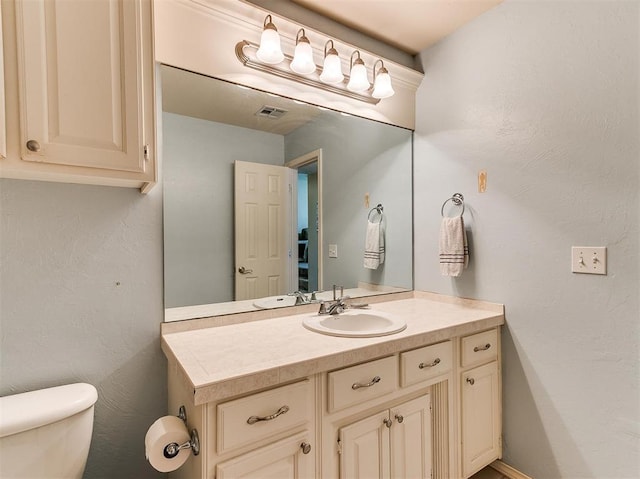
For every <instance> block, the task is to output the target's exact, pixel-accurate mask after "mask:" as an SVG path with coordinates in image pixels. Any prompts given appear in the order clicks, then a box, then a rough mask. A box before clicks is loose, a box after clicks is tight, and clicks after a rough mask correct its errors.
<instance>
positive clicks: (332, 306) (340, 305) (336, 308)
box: [318, 284, 350, 315]
mask: <svg viewBox="0 0 640 479" xmlns="http://www.w3.org/2000/svg"><path fill="white" fill-rule="evenodd" d="M336 287H337V286H336V285H335V284H334V285H333V301H330V302H329V304H328V305H327V303H326V302H324V301H322V302H321V303H320V310H319V311H318V314H331V315H337V314H340V313H343V312H344V310H345V309H347V308H348V307H349V305H348V304H347V300H348V299H350V298H349V296H343V293H344V288H343V287H342V286H340V296H339V297H337V298H336Z"/></svg>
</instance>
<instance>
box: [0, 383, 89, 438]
mask: <svg viewBox="0 0 640 479" xmlns="http://www.w3.org/2000/svg"><path fill="white" fill-rule="evenodd" d="M97 399H98V392H97V391H96V388H95V387H93V386H92V385H91V384H86V383H76V384H67V385H64V386H57V387H53V388H48V389H39V390H37V391H30V392H26V393H20V394H13V395H11V396H4V397H1V398H0V437H5V436H10V435H12V434H18V433H20V432H23V431H27V430H29V429H34V428H37V427H41V426H45V425H47V424H52V423H54V422H56V421H60V420H62V419H65V418H67V417H70V416H73V415H74V414H77V413H79V412H82V411H84V410H85V409H89V408H90V407H92V406H93V405H94V404H95V402H96V400H97Z"/></svg>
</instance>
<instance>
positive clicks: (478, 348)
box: [473, 343, 491, 353]
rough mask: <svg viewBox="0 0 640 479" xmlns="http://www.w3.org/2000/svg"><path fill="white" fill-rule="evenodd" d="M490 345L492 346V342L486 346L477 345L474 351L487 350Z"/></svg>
mask: <svg viewBox="0 0 640 479" xmlns="http://www.w3.org/2000/svg"><path fill="white" fill-rule="evenodd" d="M490 347H491V343H487V344H485V345H484V346H476V347H475V348H473V352H474V353H477V352H478V351H486V350H487V349H489V348H490Z"/></svg>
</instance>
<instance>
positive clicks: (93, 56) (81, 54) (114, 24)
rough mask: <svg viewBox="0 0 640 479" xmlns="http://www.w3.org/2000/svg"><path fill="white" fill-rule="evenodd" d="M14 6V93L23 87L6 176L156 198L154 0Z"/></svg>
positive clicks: (20, 1)
mask: <svg viewBox="0 0 640 479" xmlns="http://www.w3.org/2000/svg"><path fill="white" fill-rule="evenodd" d="M8 3H9V5H11V6H13V7H14V8H15V12H14V13H15V15H14V18H15V23H14V25H9V27H11V26H14V27H15V29H14V30H13V29H11V28H9V30H13V31H14V32H15V37H14V38H11V40H12V41H11V42H9V41H8V42H7V44H6V45H5V51H8V50H9V49H10V48H15V52H16V56H15V63H13V64H11V63H9V62H8V63H7V65H6V68H7V70H8V71H9V73H14V77H13V78H12V80H15V84H13V83H9V82H8V83H7V93H8V96H9V95H11V93H13V92H11V91H9V89H11V88H17V95H16V96H17V99H18V101H17V105H15V110H13V111H8V114H9V115H15V116H14V118H16V119H17V120H18V121H17V123H18V125H19V127H18V128H17V130H18V131H16V132H9V135H10V138H8V144H9V146H10V147H9V151H8V155H7V158H6V159H5V160H2V162H1V163H0V165H1V169H0V173H1V175H2V176H5V177H12V178H24V179H40V180H53V181H65V182H74V183H93V184H103V185H115V186H132V187H141V188H142V190H143V191H146V190H148V189H149V188H150V187H151V186H152V185H153V184H154V183H155V181H156V162H155V150H156V148H155V134H154V82H153V53H152V48H151V46H152V31H151V16H152V15H151V8H152V5H151V1H150V0H101V1H89V2H88V1H83V0H71V1H70V0H15V2H8ZM4 13H5V15H8V13H9V12H4ZM4 23H5V24H10V23H11V22H10V20H9V19H5V22H4ZM13 41H15V44H13ZM11 69H14V71H11ZM8 107H9V105H8ZM12 133H13V135H12ZM11 136H12V137H11ZM12 142H15V144H14V145H12Z"/></svg>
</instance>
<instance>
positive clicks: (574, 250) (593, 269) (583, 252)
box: [571, 246, 607, 274]
mask: <svg viewBox="0 0 640 479" xmlns="http://www.w3.org/2000/svg"><path fill="white" fill-rule="evenodd" d="M571 271H572V272H574V273H585V274H607V248H606V247H605V246H572V247H571Z"/></svg>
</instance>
